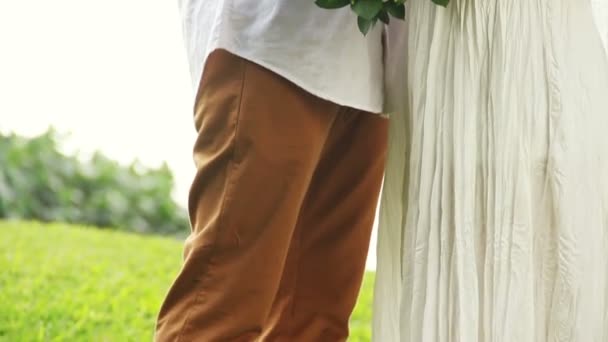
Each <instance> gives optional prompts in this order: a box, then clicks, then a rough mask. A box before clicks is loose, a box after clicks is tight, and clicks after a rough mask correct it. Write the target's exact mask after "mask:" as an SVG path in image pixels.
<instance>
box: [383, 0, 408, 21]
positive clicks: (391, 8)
mask: <svg viewBox="0 0 608 342" xmlns="http://www.w3.org/2000/svg"><path fill="white" fill-rule="evenodd" d="M384 7H385V10H386V11H387V12H388V13H389V14H390V15H392V16H393V17H395V18H398V19H401V20H403V19H405V5H404V4H403V3H396V2H393V1H388V2H385V3H384Z"/></svg>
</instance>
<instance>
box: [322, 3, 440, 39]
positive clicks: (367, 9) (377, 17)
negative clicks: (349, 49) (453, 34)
mask: <svg viewBox="0 0 608 342" xmlns="http://www.w3.org/2000/svg"><path fill="white" fill-rule="evenodd" d="M405 1H406V0H315V3H316V4H317V5H318V6H319V7H322V8H326V9H336V8H342V7H346V6H349V5H350V8H351V9H352V10H353V12H355V14H356V15H357V23H358V25H359V30H360V31H361V33H363V34H364V35H365V34H367V32H369V30H370V29H371V28H372V27H374V25H376V23H377V22H378V21H381V22H383V23H384V24H388V23H389V21H390V17H391V16H393V17H395V18H398V19H404V18H405V5H404V3H405ZM431 1H433V2H434V3H435V4H437V5H440V6H443V7H445V6H447V5H448V3H449V1H450V0H431Z"/></svg>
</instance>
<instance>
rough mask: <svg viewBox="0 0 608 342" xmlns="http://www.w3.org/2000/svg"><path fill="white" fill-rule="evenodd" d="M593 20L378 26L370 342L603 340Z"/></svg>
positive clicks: (493, 18) (604, 129)
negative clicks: (378, 177) (381, 170)
mask: <svg viewBox="0 0 608 342" xmlns="http://www.w3.org/2000/svg"><path fill="white" fill-rule="evenodd" d="M601 1H604V0H601ZM594 6H596V7H592V6H591V2H590V0H529V1H504V0H451V3H450V5H449V6H448V8H447V9H443V8H440V7H437V6H435V5H433V4H432V3H431V1H428V0H419V1H409V2H408V7H407V20H406V22H405V23H399V24H397V25H394V26H393V27H391V28H390V33H389V37H388V42H389V43H388V46H389V49H390V51H389V55H388V64H387V66H388V70H387V83H388V87H387V90H388V100H387V104H388V105H389V106H390V108H391V110H392V111H393V114H391V115H392V118H391V120H392V122H391V131H390V145H389V146H390V147H389V161H388V165H387V173H386V177H385V184H384V191H383V195H382V203H381V210H380V229H379V236H378V267H377V279H376V289H375V303H374V322H373V339H374V341H377V342H490V341H491V342H557V341H560V342H561V341H563V342H566V341H568V342H606V341H608V58H607V54H606V52H605V50H604V47H603V44H602V42H601V39H600V36H601V34H600V32H603V33H602V35H603V37H604V39H606V38H608V37H607V36H606V32H607V31H606V26H605V25H606V22H602V21H601V18H602V16H603V18H608V17H606V13H607V12H606V2H602V3H601V4H600V1H596V2H595V3H594ZM594 16H595V19H596V20H597V21H598V23H597V24H598V25H597V26H596V25H595V24H594ZM400 61H403V62H404V63H400ZM404 170H405V171H404Z"/></svg>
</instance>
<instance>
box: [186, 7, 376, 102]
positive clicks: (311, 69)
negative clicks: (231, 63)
mask: <svg viewBox="0 0 608 342" xmlns="http://www.w3.org/2000/svg"><path fill="white" fill-rule="evenodd" d="M179 7H180V13H181V17H182V22H183V31H184V36H185V45H186V50H187V53H188V59H189V63H190V70H191V74H192V82H193V86H194V87H195V89H196V88H198V85H199V80H200V77H201V74H202V71H203V66H204V63H205V61H206V59H207V56H208V55H209V53H210V52H212V51H213V50H215V49H225V50H228V51H229V52H231V53H233V54H236V55H238V56H240V57H243V58H246V59H248V60H250V61H252V62H255V63H257V64H259V65H261V66H263V67H266V68H268V69H270V70H272V71H274V72H276V73H277V74H279V75H281V76H283V77H285V78H287V79H288V80H290V81H291V82H293V83H295V84H297V85H298V86H300V87H301V88H303V89H305V90H307V91H308V92H310V93H312V94H314V95H316V96H318V97H321V98H324V99H327V100H329V101H332V102H334V103H337V104H340V105H344V106H349V107H353V108H357V109H361V110H366V111H370V112H374V113H380V112H381V111H382V109H383V108H382V105H383V85H384V81H383V60H382V58H383V47H382V28H381V25H377V26H376V27H375V29H374V30H373V31H371V32H370V33H369V34H368V35H367V37H364V36H363V35H361V33H360V32H359V30H358V28H357V23H356V18H355V16H353V15H352V12H351V11H350V10H349V9H348V8H343V9H339V10H332V11H328V10H324V9H321V8H319V7H317V6H316V5H315V4H314V2H313V1H312V0H295V1H294V0H255V1H253V0H180V2H179Z"/></svg>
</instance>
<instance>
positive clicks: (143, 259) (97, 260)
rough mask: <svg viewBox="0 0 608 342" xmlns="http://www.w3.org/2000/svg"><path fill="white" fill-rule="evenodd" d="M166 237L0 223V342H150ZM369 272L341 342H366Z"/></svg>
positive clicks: (173, 266)
mask: <svg viewBox="0 0 608 342" xmlns="http://www.w3.org/2000/svg"><path fill="white" fill-rule="evenodd" d="M181 255H182V246H181V243H179V242H177V241H175V240H174V239H170V238H161V237H152V236H141V235H134V234H126V233H122V232H113V231H104V230H98V229H88V228H84V227H74V226H66V225H59V224H53V225H46V224H40V223H27V222H26V223H19V222H6V223H2V222H0V269H1V270H2V272H0V303H2V305H0V341H2V342H21V341H28V342H30V341H32V342H33V341H70V342H72V341H74V342H80V341H83V342H98V341H99V342H102V341H104V342H105V341H108V342H114V341H121V342H123V341H124V342H128V341H136V342H139V341H151V340H152V335H153V331H154V323H155V320H156V314H157V312H158V310H159V308H160V304H161V302H162V299H163V297H164V295H165V293H166V291H167V290H168V288H169V286H170V284H171V282H172V281H173V279H174V277H175V275H176V273H177V272H178V271H179V267H180V264H181ZM372 287H373V274H369V275H368V276H367V277H366V281H365V283H364V285H363V291H362V293H361V296H360V300H359V303H358V304H357V307H356V309H355V313H354V314H353V317H352V320H351V338H350V339H349V341H353V342H366V341H370V340H371V338H370V336H371V335H370V321H371V307H372V306H371V304H372V303H371V298H372Z"/></svg>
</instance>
